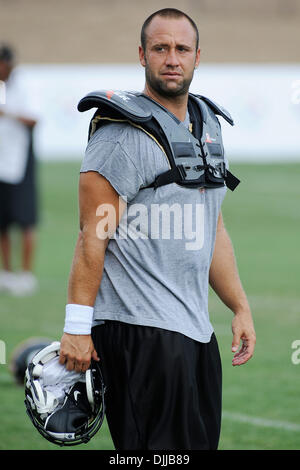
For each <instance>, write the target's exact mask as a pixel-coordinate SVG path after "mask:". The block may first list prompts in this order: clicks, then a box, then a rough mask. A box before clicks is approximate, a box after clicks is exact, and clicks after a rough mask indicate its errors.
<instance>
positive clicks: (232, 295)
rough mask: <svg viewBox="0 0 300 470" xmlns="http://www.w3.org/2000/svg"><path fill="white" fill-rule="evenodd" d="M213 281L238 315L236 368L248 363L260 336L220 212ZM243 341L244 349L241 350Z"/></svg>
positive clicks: (234, 348) (234, 343)
mask: <svg viewBox="0 0 300 470" xmlns="http://www.w3.org/2000/svg"><path fill="white" fill-rule="evenodd" d="M209 282H210V285H211V287H212V288H213V289H214V291H215V292H216V294H217V295H218V296H219V297H220V299H221V300H222V302H223V303H224V304H225V305H226V306H227V307H228V308H229V309H230V310H232V312H233V313H234V318H233V320H232V333H233V341H232V352H235V355H234V357H233V360H232V364H233V365H241V364H244V363H245V362H247V361H248V360H249V359H250V358H251V357H252V355H253V353H254V347H255V342H256V335H255V330H254V325H253V320H252V314H251V310H250V306H249V303H248V300H247V296H246V294H245V291H244V289H243V286H242V283H241V280H240V277H239V274H238V269H237V264H236V260H235V255H234V250H233V246H232V243H231V240H230V237H229V235H228V233H227V230H226V228H225V226H224V222H223V217H222V214H221V213H220V216H219V220H218V228H217V235H216V243H215V249H214V254H213V259H212V263H211V267H210V272H209ZM240 341H242V347H241V349H240V350H239V351H238V348H239V345H240Z"/></svg>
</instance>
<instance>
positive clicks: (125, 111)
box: [77, 90, 152, 122]
mask: <svg viewBox="0 0 300 470" xmlns="http://www.w3.org/2000/svg"><path fill="white" fill-rule="evenodd" d="M91 108H100V112H101V110H103V111H104V113H105V112H106V111H107V110H112V109H113V110H114V111H116V112H119V113H120V112H121V114H122V116H125V117H126V118H128V119H133V120H134V121H138V122H146V121H149V120H150V119H151V118H152V112H151V109H150V107H148V106H147V104H146V103H144V102H141V100H140V99H139V93H134V92H128V91H117V90H116V91H113V90H99V91H93V92H91V93H88V94H87V95H86V96H85V97H83V98H82V99H81V100H80V101H79V103H78V106H77V109H78V111H81V112H83V111H87V110H89V109H91Z"/></svg>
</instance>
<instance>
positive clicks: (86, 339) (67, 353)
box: [59, 333, 100, 372]
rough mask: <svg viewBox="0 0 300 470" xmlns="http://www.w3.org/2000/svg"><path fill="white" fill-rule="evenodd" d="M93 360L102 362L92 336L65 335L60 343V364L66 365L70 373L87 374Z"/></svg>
mask: <svg viewBox="0 0 300 470" xmlns="http://www.w3.org/2000/svg"><path fill="white" fill-rule="evenodd" d="M91 359H94V360H95V361H99V360H100V359H99V357H98V354H97V352H96V350H95V347H94V344H93V341H92V338H91V335H70V334H68V333H64V334H63V336H62V338H61V341H60V355H59V363H60V364H65V366H66V368H67V370H70V371H71V370H75V371H76V372H85V371H86V370H87V369H88V368H89V367H90V363H91Z"/></svg>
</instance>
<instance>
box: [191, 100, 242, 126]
mask: <svg viewBox="0 0 300 470" xmlns="http://www.w3.org/2000/svg"><path fill="white" fill-rule="evenodd" d="M190 95H192V96H195V97H196V98H199V99H200V100H202V101H204V103H205V104H207V105H208V106H209V107H210V108H211V109H212V111H213V112H214V113H215V114H217V115H218V116H222V118H224V119H225V121H227V122H228V123H229V124H230V125H231V126H233V125H234V121H233V119H232V117H231V114H230V113H229V112H228V111H227V110H226V109H225V108H223V106H220V105H219V104H217V103H216V102H215V101H212V100H210V99H209V98H207V97H206V96H202V95H195V94H193V93H190Z"/></svg>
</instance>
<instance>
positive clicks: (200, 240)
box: [80, 115, 226, 343]
mask: <svg viewBox="0 0 300 470" xmlns="http://www.w3.org/2000/svg"><path fill="white" fill-rule="evenodd" d="M185 124H186V126H188V124H189V120H188V115H187V118H186V120H185ZM168 169H169V163H168V160H167V157H166V155H165V154H164V152H163V151H162V149H161V148H160V147H159V145H158V144H157V143H156V142H155V140H153V139H152V138H151V137H149V136H148V135H147V134H146V133H145V132H144V131H143V130H141V129H138V128H136V127H133V126H131V125H130V124H128V123H110V124H107V125H105V126H103V127H100V129H98V130H97V131H96V132H95V133H94V134H93V136H92V137H91V139H90V141H89V143H88V146H87V149H86V152H85V156H84V159H83V162H82V166H81V170H80V171H81V172H87V171H96V172H99V173H100V174H101V175H103V176H104V177H105V178H106V179H107V180H108V181H109V182H110V183H111V185H112V186H113V187H114V189H115V190H116V191H117V193H118V194H119V195H120V197H122V199H124V200H125V201H126V202H127V210H126V211H125V213H124V215H123V217H122V220H121V223H120V225H119V226H118V228H117V230H116V233H115V235H114V237H113V238H111V239H110V241H109V243H108V247H107V251H106V256H105V262H104V272H103V277H102V281H101V285H100V288H99V291H98V294H97V298H96V302H95V305H94V325H95V324H97V322H98V321H100V320H117V321H121V322H125V323H130V324H136V325H146V326H147V325H148V326H152V327H158V328H163V329H167V330H171V331H176V332H179V333H182V334H183V335H186V336H188V337H190V338H192V339H194V340H196V341H200V342H203V343H207V342H209V341H210V338H211V334H212V332H213V327H212V325H211V322H210V318H209V312H208V290H209V287H208V286H209V284H208V277H209V268H210V264H211V259H212V255H213V250H214V243H215V237H216V227H217V220H218V216H219V212H220V208H221V204H222V201H223V199H224V196H225V193H226V188H225V187H224V188H217V189H205V190H204V189H190V188H186V187H182V186H179V185H178V184H177V183H172V184H168V185H166V186H162V187H159V188H158V189H156V190H155V189H153V188H147V189H141V188H143V187H146V186H148V185H149V184H151V183H152V182H153V181H154V180H155V178H156V176H157V175H159V174H161V173H163V172H165V171H166V170H168ZM104 209H105V208H103V212H102V214H105V211H104ZM98 214H99V215H100V214H101V208H99V212H98ZM103 220H104V221H105V218H104V219H103ZM103 220H102V222H101V223H103ZM99 221H100V218H99ZM99 223H100V222H99Z"/></svg>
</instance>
